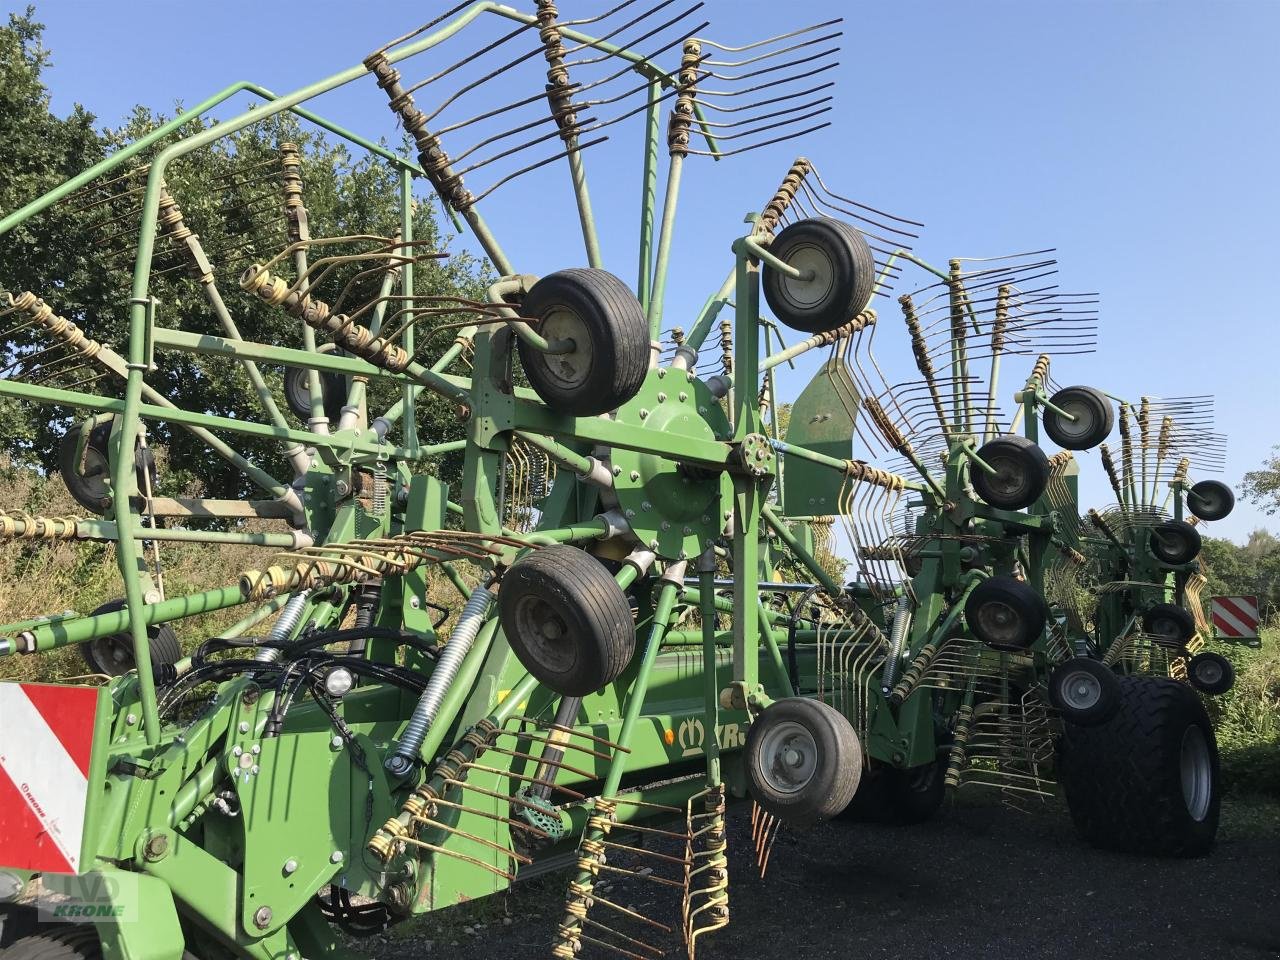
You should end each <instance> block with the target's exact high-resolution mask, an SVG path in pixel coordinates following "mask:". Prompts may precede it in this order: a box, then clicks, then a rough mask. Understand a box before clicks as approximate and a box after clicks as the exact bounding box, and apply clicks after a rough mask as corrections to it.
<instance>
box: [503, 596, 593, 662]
mask: <svg viewBox="0 0 1280 960" xmlns="http://www.w3.org/2000/svg"><path fill="white" fill-rule="evenodd" d="M516 629H517V631H518V632H519V634H520V639H521V641H522V642H523V643H524V645H525V647H526V648H527V649H528V650H529V653H530V654H531V655H532V656H533V658H534V659H535V660H536V661H537V662H538V663H539V664H541V665H542V666H543V667H545V668H546V669H547V670H549V671H551V672H553V673H567V672H569V671H570V670H572V669H573V666H574V664H575V663H577V662H578V650H577V647H576V645H575V644H574V643H573V641H572V639H571V637H570V636H569V627H568V624H566V623H565V621H564V618H563V617H562V616H561V615H560V613H559V611H557V610H556V609H555V608H554V607H553V606H552V605H551V604H549V603H547V601H545V600H543V599H542V598H541V597H524V598H522V599H521V601H520V603H519V604H518V605H517V607H516Z"/></svg>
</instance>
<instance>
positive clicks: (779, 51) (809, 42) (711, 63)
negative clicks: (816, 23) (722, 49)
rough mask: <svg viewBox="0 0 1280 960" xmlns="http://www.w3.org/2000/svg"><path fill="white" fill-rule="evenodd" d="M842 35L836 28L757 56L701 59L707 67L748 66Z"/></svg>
mask: <svg viewBox="0 0 1280 960" xmlns="http://www.w3.org/2000/svg"><path fill="white" fill-rule="evenodd" d="M842 36H844V31H843V30H836V31H835V32H833V33H827V34H823V35H822V36H820V37H813V38H811V39H809V40H803V41H801V42H800V43H793V44H792V45H791V46H789V47H780V48H779V49H777V50H770V51H769V52H768V53H762V54H760V55H759V56H758V57H747V58H746V59H745V60H711V59H709V58H706V59H704V60H703V63H705V64H706V65H707V66H709V67H730V68H734V69H736V68H738V67H748V66H750V65H751V64H753V63H760V62H762V61H764V60H770V59H772V58H773V57H780V56H782V55H783V54H784V53H793V52H794V51H796V50H802V49H804V48H805V47H812V46H815V45H816V44H819V43H826V42H827V41H828V40H835V39H836V38H837V37H842Z"/></svg>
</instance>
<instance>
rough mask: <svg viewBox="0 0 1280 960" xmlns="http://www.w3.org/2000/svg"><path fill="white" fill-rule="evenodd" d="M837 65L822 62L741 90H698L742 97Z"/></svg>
mask: <svg viewBox="0 0 1280 960" xmlns="http://www.w3.org/2000/svg"><path fill="white" fill-rule="evenodd" d="M838 66H840V61H839V60H837V61H835V62H833V63H827V64H824V65H822V66H821V67H816V68H814V69H813V70H806V71H805V72H803V73H798V74H796V75H795V76H791V77H781V78H780V79H777V80H770V81H769V82H768V83H758V84H756V85H755V86H753V87H745V88H743V89H742V90H700V91H699V92H700V93H701V95H702V96H703V97H744V96H746V95H747V94H749V93H756V92H758V91H760V90H771V89H773V88H774V87H779V86H782V85H783V84H786V83H794V82H795V81H797V80H805V79H807V78H809V77H814V76H817V75H818V74H820V73H826V72H827V71H828V70H834V69H835V68H836V67H838ZM757 106H759V104H757Z"/></svg>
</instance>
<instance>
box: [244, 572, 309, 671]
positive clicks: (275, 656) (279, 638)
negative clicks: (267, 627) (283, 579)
mask: <svg viewBox="0 0 1280 960" xmlns="http://www.w3.org/2000/svg"><path fill="white" fill-rule="evenodd" d="M310 597H311V591H310V590H303V591H302V592H301V593H295V594H294V595H293V596H292V597H290V598H289V602H288V603H286V604H285V605H284V609H283V610H281V611H280V617H279V619H277V620H276V625H275V626H274V627H272V628H271V632H270V633H269V634H267V644H268V646H263V647H259V648H258V652H257V653H256V654H254V657H253V659H255V660H257V661H258V662H259V663H275V662H276V661H277V660H279V659H280V649H279V647H276V646H270V644H281V643H284V642H286V641H287V640H288V639H289V638H290V637H291V636H293V631H294V630H295V629H296V628H297V626H298V622H299V621H300V620H302V612H303V611H304V610H305V609H306V608H307V600H308V599H309V598H310Z"/></svg>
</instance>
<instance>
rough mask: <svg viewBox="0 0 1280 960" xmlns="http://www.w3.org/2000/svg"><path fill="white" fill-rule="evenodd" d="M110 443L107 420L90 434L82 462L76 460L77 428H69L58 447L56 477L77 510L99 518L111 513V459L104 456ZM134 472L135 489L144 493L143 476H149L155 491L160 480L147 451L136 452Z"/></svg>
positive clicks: (77, 426)
mask: <svg viewBox="0 0 1280 960" xmlns="http://www.w3.org/2000/svg"><path fill="white" fill-rule="evenodd" d="M110 440H111V421H110V420H108V421H107V422H106V423H100V424H98V425H97V426H96V427H94V428H93V429H92V430H90V431H89V440H88V442H87V443H86V444H85V448H84V457H83V459H81V458H77V457H76V447H77V446H79V443H80V425H79V424H72V426H71V429H69V430H68V431H67V432H66V433H65V434H64V435H63V437H62V440H61V441H59V443H58V473H59V474H61V476H62V482H63V483H65V484H66V485H67V492H68V493H70V494H71V497H72V499H74V500H75V501H76V503H78V504H80V506H82V507H84V508H85V509H86V510H89V511H92V512H93V513H96V514H99V515H103V514H106V513H108V512H110V510H111V502H112V501H111V458H110V455H109V454H108V452H107V451H108V449H109V443H110ZM134 468H135V470H136V472H137V478H138V489H139V490H140V491H145V490H146V489H147V476H146V474H150V486H151V489H152V490H153V491H154V490H155V489H156V486H157V485H158V484H159V482H160V477H159V473H158V472H157V470H156V462H155V458H154V457H153V456H152V455H151V451H150V450H149V449H148V448H146V447H139V448H138V449H137V450H136V452H135V453H134ZM144 471H145V473H144Z"/></svg>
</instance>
